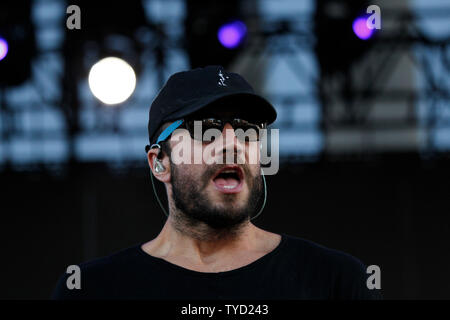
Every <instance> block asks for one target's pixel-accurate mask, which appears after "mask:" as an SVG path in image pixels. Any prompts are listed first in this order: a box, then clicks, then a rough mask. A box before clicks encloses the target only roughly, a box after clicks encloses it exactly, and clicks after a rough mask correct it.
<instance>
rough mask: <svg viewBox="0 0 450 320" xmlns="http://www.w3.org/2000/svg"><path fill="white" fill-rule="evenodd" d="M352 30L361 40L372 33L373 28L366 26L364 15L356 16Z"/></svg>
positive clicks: (367, 37)
mask: <svg viewBox="0 0 450 320" xmlns="http://www.w3.org/2000/svg"><path fill="white" fill-rule="evenodd" d="M353 32H354V33H355V34H356V36H357V37H358V38H360V39H361V40H367V39H369V38H370V37H371V36H372V34H373V30H372V29H369V28H368V27H367V18H366V17H359V18H356V19H355V21H353Z"/></svg>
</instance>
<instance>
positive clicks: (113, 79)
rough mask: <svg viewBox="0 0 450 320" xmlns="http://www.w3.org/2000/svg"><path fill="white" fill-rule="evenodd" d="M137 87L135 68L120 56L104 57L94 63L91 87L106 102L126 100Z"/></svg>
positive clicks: (115, 102) (114, 102)
mask: <svg viewBox="0 0 450 320" xmlns="http://www.w3.org/2000/svg"><path fill="white" fill-rule="evenodd" d="M135 87H136V75H135V73H134V70H133V68H132V67H131V66H130V65H129V64H128V63H126V62H125V61H124V60H122V59H119V58H115V57H108V58H104V59H102V60H100V61H99V62H97V63H96V64H94V65H93V66H92V68H91V70H90V72H89V88H90V89H91V91H92V94H93V95H94V96H95V97H96V98H97V99H99V100H100V101H102V102H103V103H105V104H117V103H121V102H124V101H125V100H126V99H128V98H129V97H130V96H131V94H132V93H133V91H134V89H135Z"/></svg>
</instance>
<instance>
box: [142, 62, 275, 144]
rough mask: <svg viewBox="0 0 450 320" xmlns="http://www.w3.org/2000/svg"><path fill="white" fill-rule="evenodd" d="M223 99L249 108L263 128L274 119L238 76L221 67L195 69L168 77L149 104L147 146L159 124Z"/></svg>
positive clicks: (267, 104)
mask: <svg viewBox="0 0 450 320" xmlns="http://www.w3.org/2000/svg"><path fill="white" fill-rule="evenodd" d="M224 99H226V101H227V102H234V101H236V102H239V103H241V104H240V105H243V106H244V107H245V108H247V107H248V108H250V109H251V111H252V112H255V113H256V114H257V115H258V119H261V120H264V121H266V122H267V124H271V123H273V122H274V121H275V119H276V118H277V113H276V111H275V108H274V107H273V106H272V104H271V103H270V102H268V101H267V100H266V99H264V98H263V97H261V96H259V95H257V94H256V93H255V92H254V90H253V88H252V86H251V85H250V84H249V83H248V82H247V81H246V80H245V79H244V78H243V77H242V76H241V75H239V74H237V73H233V72H227V71H225V70H224V68H223V67H222V66H206V67H204V68H196V69H192V70H189V71H182V72H177V73H175V74H173V75H172V76H170V78H169V80H167V82H166V83H165V85H164V86H163V87H162V89H161V90H160V91H159V93H158V95H157V96H156V98H155V100H153V102H152V105H151V107H150V112H149V120H148V137H149V141H150V144H152V143H154V142H155V140H156V138H157V137H154V135H155V133H156V131H157V130H158V128H159V127H160V126H161V125H162V124H163V123H165V122H168V121H175V120H178V119H182V118H184V117H186V116H188V115H190V114H192V113H194V112H196V111H198V110H200V109H202V108H205V107H207V106H210V105H212V104H213V103H216V102H219V101H223V100H224ZM235 99H236V100H235ZM221 105H223V104H221Z"/></svg>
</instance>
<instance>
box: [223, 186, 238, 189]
mask: <svg viewBox="0 0 450 320" xmlns="http://www.w3.org/2000/svg"><path fill="white" fill-rule="evenodd" d="M235 187H236V186H223V188H225V189H234V188H235Z"/></svg>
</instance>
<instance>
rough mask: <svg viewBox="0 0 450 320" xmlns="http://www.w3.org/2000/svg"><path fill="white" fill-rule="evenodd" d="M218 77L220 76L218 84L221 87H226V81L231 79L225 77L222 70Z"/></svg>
mask: <svg viewBox="0 0 450 320" xmlns="http://www.w3.org/2000/svg"><path fill="white" fill-rule="evenodd" d="M218 75H219V82H217V84H218V85H219V86H222V87H226V86H227V84H226V83H225V80H227V79H229V78H230V77H229V76H224V74H223V73H222V70H219V73H218Z"/></svg>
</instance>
